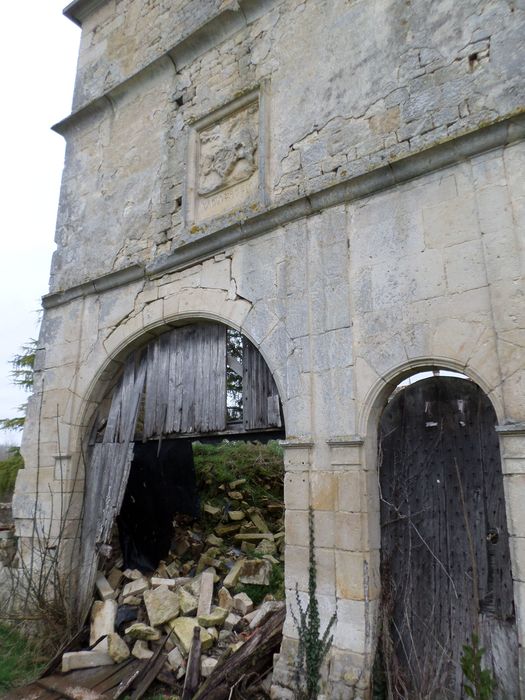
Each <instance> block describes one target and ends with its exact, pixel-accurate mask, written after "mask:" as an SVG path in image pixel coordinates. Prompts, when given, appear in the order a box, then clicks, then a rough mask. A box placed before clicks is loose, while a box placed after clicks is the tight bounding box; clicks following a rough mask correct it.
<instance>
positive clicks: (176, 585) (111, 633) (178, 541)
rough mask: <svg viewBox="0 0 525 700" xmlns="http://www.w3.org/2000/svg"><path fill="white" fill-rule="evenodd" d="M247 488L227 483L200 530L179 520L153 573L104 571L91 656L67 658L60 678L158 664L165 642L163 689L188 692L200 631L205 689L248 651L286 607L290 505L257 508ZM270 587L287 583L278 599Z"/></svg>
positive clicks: (117, 560) (116, 565)
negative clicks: (234, 656)
mask: <svg viewBox="0 0 525 700" xmlns="http://www.w3.org/2000/svg"><path fill="white" fill-rule="evenodd" d="M244 483H245V480H243V479H239V480H237V481H235V482H230V483H229V484H221V485H220V486H219V489H218V493H217V498H214V499H212V498H210V499H209V500H210V501H212V502H206V503H203V504H202V508H201V510H202V514H203V515H202V519H201V520H199V521H193V520H192V519H191V518H190V517H189V516H184V515H179V516H177V517H176V519H175V521H174V535H173V538H172V544H171V547H170V551H169V554H168V556H167V557H166V558H165V560H163V561H161V562H160V563H159V565H158V567H157V569H156V570H155V571H153V572H142V571H139V570H138V569H129V568H128V569H125V568H124V565H123V564H124V562H123V561H122V558H121V557H119V556H118V555H117V556H116V557H114V558H113V560H112V561H111V565H110V566H108V568H107V570H106V571H100V572H99V574H98V576H97V579H96V583H95V597H96V598H97V599H96V600H95V601H94V602H93V606H92V611H91V617H90V620H91V626H90V648H89V649H86V650H82V651H75V652H69V653H65V654H64V655H63V657H62V671H64V672H66V671H70V670H73V669H78V668H87V667H95V666H97V665H107V664H116V663H120V662H121V661H124V660H125V659H127V658H128V657H130V656H131V657H134V658H136V659H142V660H148V659H152V657H153V656H154V654H155V652H156V650H157V649H158V646H159V644H161V641H160V640H164V639H165V640H166V641H165V642H164V653H165V664H164V666H163V668H162V672H161V673H159V674H158V675H159V680H160V681H161V682H162V683H168V684H169V685H170V686H171V689H172V690H173V689H179V690H182V687H183V685H184V681H185V678H184V677H185V674H186V670H187V665H188V658H189V656H190V651H191V648H192V640H193V637H194V630H195V627H199V628H200V641H201V658H200V665H199V668H200V678H201V682H204V681H205V679H207V678H208V677H209V676H210V674H212V672H213V669H214V668H215V666H216V665H217V663H218V660H219V658H220V657H222V656H223V655H224V654H231V653H233V652H235V651H237V650H238V649H240V648H241V647H242V646H243V644H244V643H245V641H246V640H247V639H249V638H250V636H251V635H252V634H253V631H254V630H255V629H257V628H258V627H260V626H261V625H262V624H263V623H264V622H265V621H266V620H267V619H268V617H269V616H270V615H271V614H272V613H273V612H275V611H276V610H279V609H282V608H283V607H284V602H283V601H281V600H276V599H275V595H274V593H275V592H277V594H278V595H279V596H282V593H283V589H282V567H283V560H284V522H283V512H284V511H283V505H282V504H276V503H275V501H273V502H272V504H271V505H272V508H264V509H263V508H260V507H259V508H257V507H254V506H250V505H249V503H248V500H247V499H248V496H247V495H246V494H245V493H244V492H243V490H242V487H243V485H244ZM263 510H264V512H263ZM275 569H277V576H273V573H274V571H275ZM272 579H276V580H277V581H278V582H280V590H279V591H276V590H275V588H276V584H275V580H273V585H272ZM277 587H279V584H277ZM250 594H251V595H250ZM251 596H253V597H254V598H256V600H255V601H254V600H253V599H252V597H251ZM256 603H257V604H256ZM166 635H167V638H166Z"/></svg>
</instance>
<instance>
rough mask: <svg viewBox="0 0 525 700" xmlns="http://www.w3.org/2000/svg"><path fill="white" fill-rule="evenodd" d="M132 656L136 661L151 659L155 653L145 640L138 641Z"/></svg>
mask: <svg viewBox="0 0 525 700" xmlns="http://www.w3.org/2000/svg"><path fill="white" fill-rule="evenodd" d="M131 654H132V656H134V657H135V658H136V659H151V657H152V656H153V651H152V650H151V649H150V648H149V647H148V643H147V642H146V641H145V640H143V639H137V641H136V642H135V644H134V645H133V649H132V650H131Z"/></svg>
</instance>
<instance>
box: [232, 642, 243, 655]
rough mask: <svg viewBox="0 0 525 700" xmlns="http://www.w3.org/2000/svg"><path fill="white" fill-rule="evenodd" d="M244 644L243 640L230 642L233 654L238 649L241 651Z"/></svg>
mask: <svg viewBox="0 0 525 700" xmlns="http://www.w3.org/2000/svg"><path fill="white" fill-rule="evenodd" d="M243 644H244V642H243V641H240V642H235V643H234V644H230V649H231V651H232V654H234V653H235V652H236V651H239V649H240V648H241V647H242V645H243Z"/></svg>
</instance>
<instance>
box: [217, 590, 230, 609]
mask: <svg viewBox="0 0 525 700" xmlns="http://www.w3.org/2000/svg"><path fill="white" fill-rule="evenodd" d="M218 602H219V607H220V608H224V609H225V610H231V608H232V607H233V598H232V596H231V594H230V591H229V590H228V589H227V588H226V587H225V586H223V587H222V588H221V589H220V590H219V594H218Z"/></svg>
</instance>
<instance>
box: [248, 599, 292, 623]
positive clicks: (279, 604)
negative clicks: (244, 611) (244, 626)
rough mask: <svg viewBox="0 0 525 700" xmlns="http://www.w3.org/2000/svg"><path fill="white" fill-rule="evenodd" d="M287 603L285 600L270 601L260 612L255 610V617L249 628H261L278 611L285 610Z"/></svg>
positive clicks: (264, 604)
mask: <svg viewBox="0 0 525 700" xmlns="http://www.w3.org/2000/svg"><path fill="white" fill-rule="evenodd" d="M284 606H285V602H284V601H283V600H268V601H267V602H266V603H263V604H262V605H261V607H260V608H259V609H258V610H255V611H254V612H255V615H254V616H253V617H252V619H251V620H250V624H249V628H250V629H251V630H254V629H255V628H256V627H260V626H261V625H262V624H264V623H265V622H266V620H267V619H268V618H269V617H270V615H272V614H273V613H274V612H276V611H277V610H281V609H282V608H284Z"/></svg>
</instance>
